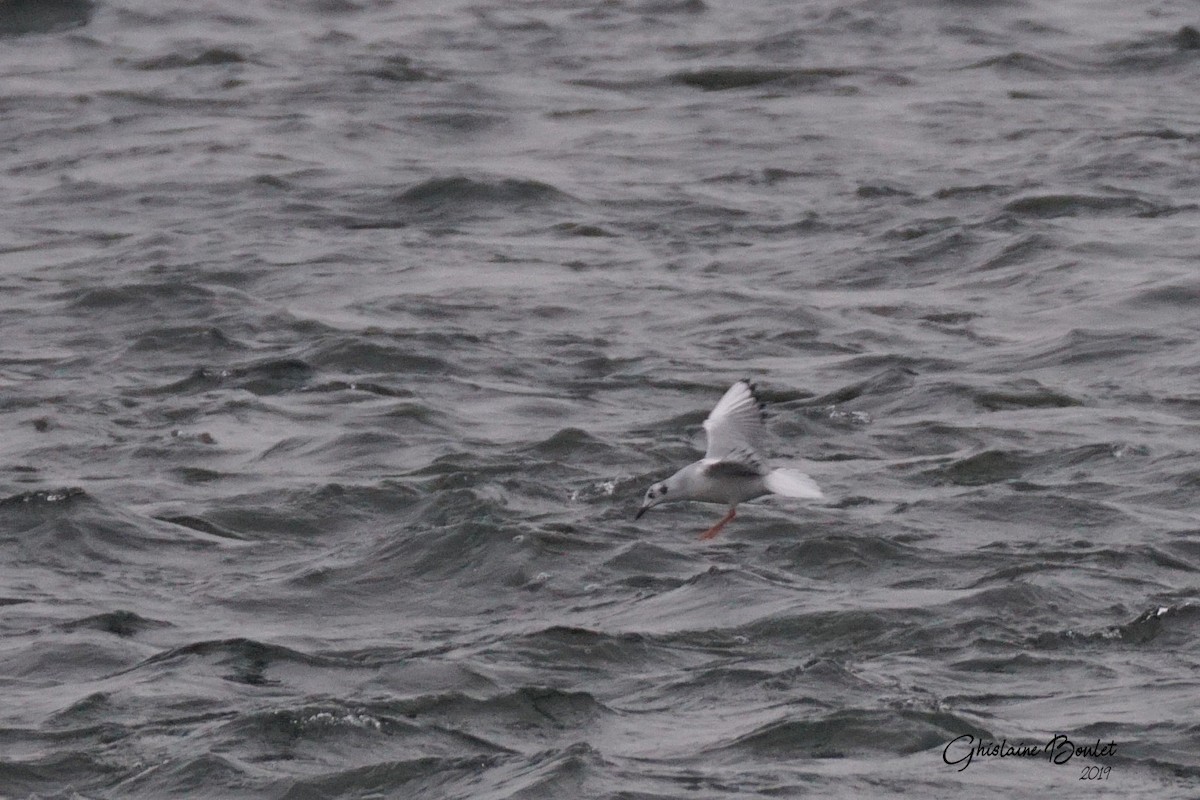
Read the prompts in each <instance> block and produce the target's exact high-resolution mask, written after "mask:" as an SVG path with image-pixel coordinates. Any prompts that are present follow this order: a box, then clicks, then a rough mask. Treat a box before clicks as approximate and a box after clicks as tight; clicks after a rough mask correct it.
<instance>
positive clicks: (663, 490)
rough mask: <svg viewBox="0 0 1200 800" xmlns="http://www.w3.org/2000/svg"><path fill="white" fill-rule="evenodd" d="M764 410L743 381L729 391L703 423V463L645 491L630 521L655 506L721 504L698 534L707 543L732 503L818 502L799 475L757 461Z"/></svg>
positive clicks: (733, 508) (732, 510) (817, 490)
mask: <svg viewBox="0 0 1200 800" xmlns="http://www.w3.org/2000/svg"><path fill="white" fill-rule="evenodd" d="M766 407H767V404H766V403H764V402H762V401H761V400H760V399H759V397H758V390H757V387H755V385H754V384H753V383H751V382H750V380H749V379H745V380H740V381H738V382H737V383H735V384H734V385H733V386H730V387H729V391H727V392H725V395H724V396H723V397H722V398H721V399H720V401H719V402H718V403H717V405H716V407H714V408H713V410H712V412H711V413H709V415H708V419H706V420H704V431H705V433H706V434H707V435H708V449H707V450H706V451H705V453H704V458H702V459H700V460H699V461H695V462H692V463H691V464H688V465H687V466H686V467H684V468H683V469H681V470H679V471H678V472H676V473H675V474H674V475H672V476H671V477H669V478H667V479H666V480H665V481H662V482H661V483H656V484H654V485H653V486H651V487H650V488H649V489H647V490H646V497H645V499H644V500H643V501H642V507H641V508H639V509H638V512H637V516H635V517H634V519H641V517H642V514H645V513H646V512H647V511H649V510H650V509H651V508H653V507H654V506H657V505H659V504H661V503H670V502H674V501H678V500H698V501H700V502H703V503H724V504H725V505H727V506H729V511H728V513H726V514H725V516H723V517H721V519H720V520H719V521H718V522H717V524H716V525H713V526H712V527H711V528H709V529H708V530H706V531H705V532H704V533H702V534H700V538H701V539H711V538H713V537H714V536H716V535H717V534H718V533H720V532H721V529H722V528H724V527H725V526H726V525H728V524H729V522H730V521H731V520H732V519H733V518H734V517H735V516H736V512H737V505H738V503H741V502H744V501H746V500H753V499H754V498H756V497H762V496H763V495H765V494H778V495H782V496H783V497H803V498H806V499H809V500H820V499H821V498H823V497H824V496H825V495H823V494H822V493H821V487H819V486H817V483H816V481H814V480H813V479H812V478H810V477H808V476H807V475H805V474H804V473H803V472H800V471H799V470H794V469H771V468H770V467H768V466H767V463H766V460H765V459H764V458H763V456H762V451H763V449H764V441H765V439H766V435H767V426H766V424H765V420H766V410H765V409H766Z"/></svg>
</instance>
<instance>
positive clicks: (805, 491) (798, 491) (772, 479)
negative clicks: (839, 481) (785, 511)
mask: <svg viewBox="0 0 1200 800" xmlns="http://www.w3.org/2000/svg"><path fill="white" fill-rule="evenodd" d="M764 483H766V486H767V490H768V491H771V492H774V493H775V494H781V495H783V496H784V497H804V498H807V499H809V500H820V499H822V498H823V497H825V495H824V494H822V493H821V487H820V486H817V482H816V481H814V480H813V479H812V478H810V477H808V476H807V475H805V474H804V473H803V472H800V471H799V470H795V469H774V470H771V472H770V473H769V474H768V475H767V477H766V479H765V481H764Z"/></svg>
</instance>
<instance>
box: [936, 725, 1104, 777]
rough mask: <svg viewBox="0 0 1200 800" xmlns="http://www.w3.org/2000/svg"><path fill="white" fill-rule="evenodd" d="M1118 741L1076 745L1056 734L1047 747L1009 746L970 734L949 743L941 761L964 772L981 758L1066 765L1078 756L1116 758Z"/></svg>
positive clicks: (1006, 743)
mask: <svg viewBox="0 0 1200 800" xmlns="http://www.w3.org/2000/svg"><path fill="white" fill-rule="evenodd" d="M1116 752H1117V743H1116V741H1112V740H1110V741H1108V742H1102V741H1101V740H1099V739H1097V740H1096V743H1095V744H1085V745H1077V744H1075V743H1074V742H1072V741H1071V740H1070V739H1069V738H1067V737H1066V736H1065V735H1063V734H1061V733H1060V734H1057V735H1055V736H1054V738H1052V739H1051V740H1050V741H1048V742H1046V743H1045V744H1044V745H1041V744H1031V743H1022V744H1009V743H1008V739H1001V740H1000V741H998V742H994V741H991V740H990V739H979V740H976V739H975V737H974V736H972V735H971V734H969V733H964V734H963V735H962V736H959V737H958V738H956V739H951V740H950V741H949V742H947V744H946V747H945V749H944V750H942V761H945V762H946V763H947V764H949V765H950V766H952V767H953V766H957V767H958V771H959V772H962V771H963V770H964V769H966V768H967V767H969V766H971V761H972V760H973V759H974V758H975V757H976V756H979V757H981V758H1045V759H1047V760H1048V761H1049V762H1050V763H1051V764H1066V763H1067V762H1069V761H1070V760H1071V759H1072V758H1075V757H1076V756H1079V757H1084V758H1108V757H1110V756H1113V755H1116Z"/></svg>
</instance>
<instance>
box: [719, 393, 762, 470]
mask: <svg viewBox="0 0 1200 800" xmlns="http://www.w3.org/2000/svg"><path fill="white" fill-rule="evenodd" d="M765 406H766V404H765V403H763V402H761V401H760V400H759V399H758V395H757V394H756V393H755V389H754V384H752V383H751V382H750V381H748V380H742V381H738V382H737V383H735V384H734V385H733V386H730V387H729V391H727V392H725V396H724V397H722V398H721V400H720V401H719V402H718V403H717V405H716V407H715V408H713V410H712V412H711V413H710V414H709V415H708V419H706V420H704V431H705V433H707V434H708V450H706V451H705V453H704V460H705V461H714V462H715V461H733V462H737V463H744V464H752V465H754V466H755V467H758V468H760V469H761V468H762V465H763V457H762V451H763V450H764V449H765V448H764V443H765V442H766V438H767V427H766V425H765V424H764V423H763V408H765Z"/></svg>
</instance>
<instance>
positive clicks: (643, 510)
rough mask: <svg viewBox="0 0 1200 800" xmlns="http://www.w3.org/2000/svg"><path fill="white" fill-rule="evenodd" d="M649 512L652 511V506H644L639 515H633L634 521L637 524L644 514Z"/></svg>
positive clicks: (639, 510)
mask: <svg viewBox="0 0 1200 800" xmlns="http://www.w3.org/2000/svg"><path fill="white" fill-rule="evenodd" d="M649 510H650V506H642V507H641V508H639V509H638V513H636V514H634V515H633V521H634V522H637V521H638V520H639V519H641V518H642V514H645V513H646V512H647V511H649Z"/></svg>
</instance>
